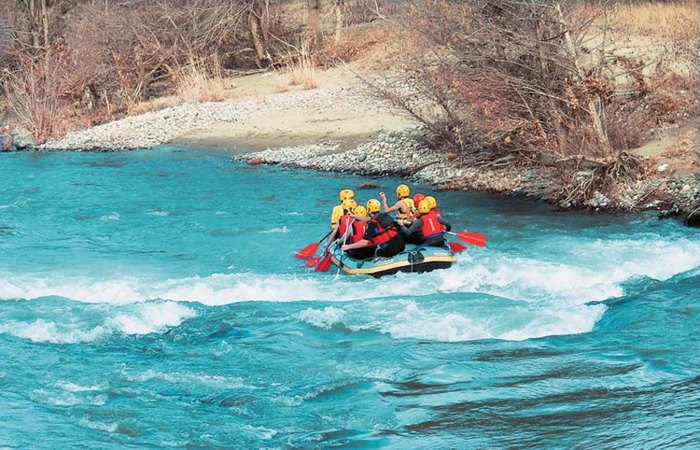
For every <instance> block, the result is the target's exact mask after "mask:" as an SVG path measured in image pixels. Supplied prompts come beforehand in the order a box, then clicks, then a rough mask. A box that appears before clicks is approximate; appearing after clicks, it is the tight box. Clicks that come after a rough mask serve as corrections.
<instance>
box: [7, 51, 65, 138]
mask: <svg viewBox="0 0 700 450" xmlns="http://www.w3.org/2000/svg"><path fill="white" fill-rule="evenodd" d="M17 62H18V64H19V67H18V69H17V70H16V71H15V72H10V71H9V70H6V72H5V78H6V81H5V84H4V88H5V91H6V94H7V99H8V102H9V106H10V109H11V111H12V112H13V114H14V118H15V120H16V121H17V122H18V123H19V124H21V125H22V126H24V127H25V128H27V129H28V130H29V132H30V133H31V134H32V136H33V138H34V142H35V143H36V144H43V143H44V142H46V140H47V139H48V138H49V137H52V136H56V135H57V134H59V133H61V132H64V131H65V130H66V126H65V124H64V123H62V121H63V119H62V117H64V114H62V112H63V111H64V110H65V109H66V108H65V105H63V104H62V102H61V99H60V97H59V95H58V94H59V93H60V92H61V90H62V89H61V79H60V76H59V73H58V65H56V64H54V63H53V62H49V60H48V58H46V57H44V56H42V57H39V58H29V57H20V58H18V60H17Z"/></svg>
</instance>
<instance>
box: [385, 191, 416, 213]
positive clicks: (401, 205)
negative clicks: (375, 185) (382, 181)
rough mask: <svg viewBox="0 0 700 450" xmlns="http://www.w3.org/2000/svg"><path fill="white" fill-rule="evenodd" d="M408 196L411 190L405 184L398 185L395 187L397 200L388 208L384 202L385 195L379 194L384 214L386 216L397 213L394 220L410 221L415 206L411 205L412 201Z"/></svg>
mask: <svg viewBox="0 0 700 450" xmlns="http://www.w3.org/2000/svg"><path fill="white" fill-rule="evenodd" d="M410 195H411V189H410V188H409V187H408V186H406V185H405V184H399V185H398V186H396V198H397V199H398V200H397V201H396V203H394V204H393V205H392V206H391V207H390V206H389V204H388V203H387V202H386V194H385V193H384V192H380V193H379V197H380V198H381V199H382V204H383V206H384V212H385V213H387V214H388V213H391V212H394V211H398V212H397V213H396V218H397V219H402V220H405V219H410V218H411V217H413V213H414V212H415V211H416V205H415V204H414V203H413V199H412V198H411V197H410Z"/></svg>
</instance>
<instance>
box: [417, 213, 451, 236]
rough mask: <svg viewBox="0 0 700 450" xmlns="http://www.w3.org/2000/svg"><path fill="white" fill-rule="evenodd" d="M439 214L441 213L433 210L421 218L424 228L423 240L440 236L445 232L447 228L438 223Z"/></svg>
mask: <svg viewBox="0 0 700 450" xmlns="http://www.w3.org/2000/svg"><path fill="white" fill-rule="evenodd" d="M438 214H439V213H438V212H437V211H435V210H433V211H430V212H429V213H428V214H423V215H421V216H420V220H421V222H423V227H422V228H421V233H422V234H423V239H428V238H431V237H434V236H437V235H440V234H442V232H443V231H444V228H445V227H444V226H443V225H442V224H441V223H440V222H438Z"/></svg>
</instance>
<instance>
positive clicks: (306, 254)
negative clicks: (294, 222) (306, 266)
mask: <svg viewBox="0 0 700 450" xmlns="http://www.w3.org/2000/svg"><path fill="white" fill-rule="evenodd" d="M332 232H333V230H331V231H329V232H328V234H326V235H325V236H323V237H322V238H321V239H320V240H319V241H318V242H314V243H312V244H309V245H307V246H306V247H304V248H302V249H301V250H299V251H298V252H297V254H296V255H294V256H296V257H297V258H299V259H309V258H311V257H312V256H314V253H316V250H318V246H319V245H321V242H323V240H324V239H325V238H327V237H328V236H330V235H331V233H332Z"/></svg>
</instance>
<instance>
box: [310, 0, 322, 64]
mask: <svg viewBox="0 0 700 450" xmlns="http://www.w3.org/2000/svg"><path fill="white" fill-rule="evenodd" d="M307 1H308V3H307V4H308V18H307V26H306V43H307V45H308V47H309V50H310V51H312V52H313V51H314V50H316V49H317V48H320V47H321V46H322V45H323V34H322V33H321V0H307Z"/></svg>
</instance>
